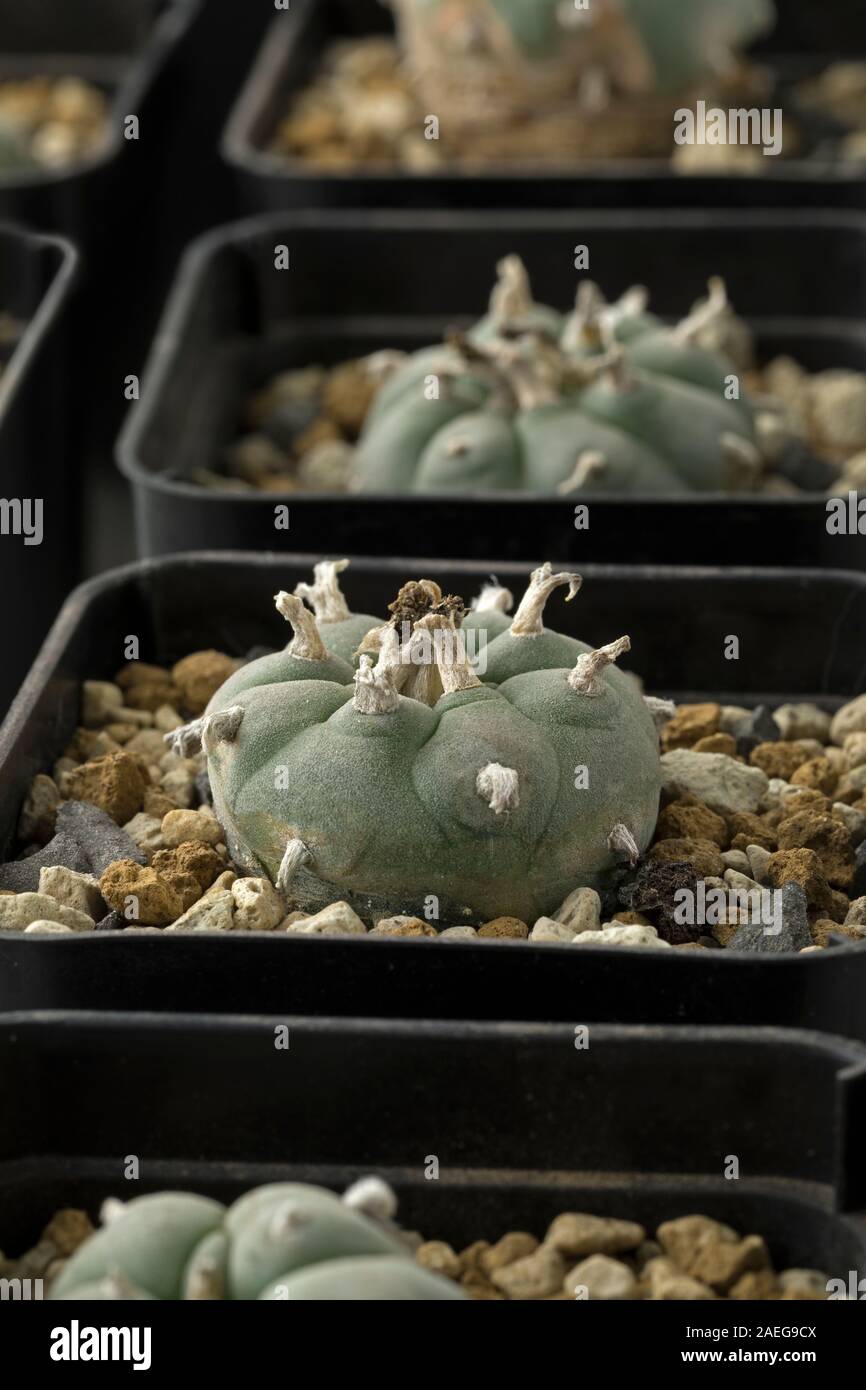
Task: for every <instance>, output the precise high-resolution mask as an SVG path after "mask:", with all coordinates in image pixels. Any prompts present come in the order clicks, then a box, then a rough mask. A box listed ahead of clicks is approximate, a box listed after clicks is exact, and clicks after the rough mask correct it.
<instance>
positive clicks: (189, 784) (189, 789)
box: [162, 767, 195, 810]
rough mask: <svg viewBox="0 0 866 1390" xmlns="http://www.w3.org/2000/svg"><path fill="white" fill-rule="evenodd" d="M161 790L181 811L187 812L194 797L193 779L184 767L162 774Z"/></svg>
mask: <svg viewBox="0 0 866 1390" xmlns="http://www.w3.org/2000/svg"><path fill="white" fill-rule="evenodd" d="M162 789H163V791H164V792H165V794H166V796H170V797H171V799H172V801H174V802H176V804H177V806H178V807H179V808H181V809H183V810H189V809H190V807H191V806H192V803H193V797H194V795H195V777H194V776H193V774H192V773H191V772H188V771H187V769H186V768H185V767H177V768H175V769H174V770H173V771H172V772H166V773H163V776H162Z"/></svg>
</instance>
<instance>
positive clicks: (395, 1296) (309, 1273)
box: [259, 1255, 466, 1303]
mask: <svg viewBox="0 0 866 1390" xmlns="http://www.w3.org/2000/svg"><path fill="white" fill-rule="evenodd" d="M259 1298H262V1299H286V1300H288V1301H289V1302H291V1301H292V1300H293V1299H295V1300H297V1299H303V1300H304V1301H306V1302H322V1301H323V1300H327V1301H334V1300H341V1301H346V1300H349V1301H351V1302H353V1303H365V1302H372V1301H375V1300H382V1301H385V1302H388V1303H409V1302H413V1301H415V1300H418V1299H422V1300H424V1301H426V1302H430V1301H431V1300H434V1299H436V1300H439V1299H458V1300H465V1299H466V1294H464V1293H463V1291H462V1289H461V1288H460V1287H459V1285H457V1284H454V1283H451V1281H450V1280H446V1279H443V1278H442V1277H441V1276H440V1275H438V1274H431V1272H430V1270H429V1269H423V1268H422V1266H421V1265H417V1264H412V1263H411V1262H410V1261H409V1260H407V1259H405V1258H403V1259H401V1258H400V1257H398V1256H393V1255H385V1256H382V1257H380V1258H378V1259H373V1258H370V1257H369V1256H367V1257H359V1258H358V1259H354V1260H328V1262H327V1263H326V1264H318V1265H313V1266H312V1267H310V1268H309V1269H302V1270H296V1271H295V1272H294V1273H293V1274H290V1275H289V1277H288V1278H287V1279H278V1280H276V1281H275V1282H274V1283H273V1284H271V1285H270V1286H269V1287H268V1288H267V1289H265V1290H264V1292H263V1293H261V1294H259Z"/></svg>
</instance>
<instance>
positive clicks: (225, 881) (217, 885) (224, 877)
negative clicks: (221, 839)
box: [202, 869, 282, 925]
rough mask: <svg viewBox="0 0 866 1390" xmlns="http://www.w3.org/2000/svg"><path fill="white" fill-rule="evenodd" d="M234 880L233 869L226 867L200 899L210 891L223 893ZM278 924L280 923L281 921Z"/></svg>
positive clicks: (207, 895) (235, 877)
mask: <svg viewBox="0 0 866 1390" xmlns="http://www.w3.org/2000/svg"><path fill="white" fill-rule="evenodd" d="M236 881H237V874H236V873H235V872H234V870H233V869H226V870H225V872H224V873H221V874H220V875H219V877H218V878H215V879H214V881H213V883H212V884H211V886H210V888H208V889H207V890H206V891H205V893H204V894H203V895H202V901H204V898H208V897H210V896H211V894H212V893H225V892H226V891H227V890H228V889H229V888H231V886H232V884H233V883H235V882H236ZM232 901H234V899H232ZM280 925H282V923H281V924H280Z"/></svg>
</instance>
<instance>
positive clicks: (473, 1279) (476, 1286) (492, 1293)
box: [460, 1268, 505, 1302]
mask: <svg viewBox="0 0 866 1390" xmlns="http://www.w3.org/2000/svg"><path fill="white" fill-rule="evenodd" d="M460 1285H461V1288H464V1289H465V1290H466V1292H467V1293H468V1294H469V1297H470V1298H475V1299H484V1300H486V1301H488V1302H495V1301H500V1302H501V1301H502V1300H504V1298H505V1294H504V1293H502V1292H500V1290H499V1289H497V1287H496V1285H495V1284H492V1283H491V1282H490V1280H489V1279H488V1277H487V1275H486V1274H484V1273H483V1272H482V1271H481V1270H480V1269H474V1268H473V1269H467V1270H466V1272H465V1274H462V1275H461V1276H460Z"/></svg>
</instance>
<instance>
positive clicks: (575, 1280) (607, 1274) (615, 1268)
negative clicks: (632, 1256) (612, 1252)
mask: <svg viewBox="0 0 866 1390" xmlns="http://www.w3.org/2000/svg"><path fill="white" fill-rule="evenodd" d="M563 1288H564V1291H565V1292H566V1293H567V1294H570V1295H571V1297H572V1298H577V1297H579V1298H587V1299H595V1300H597V1301H600V1302H605V1303H615V1302H616V1303H620V1302H623V1301H625V1300H626V1299H632V1298H635V1297H636V1296H637V1280H636V1279H635V1277H634V1274H633V1273H632V1271H631V1270H630V1269H629V1267H628V1265H624V1264H623V1263H622V1261H621V1260H612V1259H611V1258H610V1256H609V1255H590V1256H589V1257H588V1259H585V1260H581V1262H580V1264H579V1265H575V1267H574V1269H571V1270H569V1272H568V1274H566V1276H565V1280H564V1283H563Z"/></svg>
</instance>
